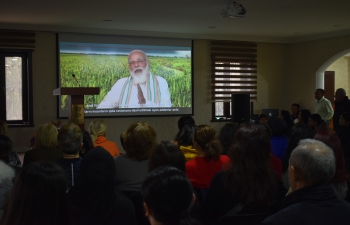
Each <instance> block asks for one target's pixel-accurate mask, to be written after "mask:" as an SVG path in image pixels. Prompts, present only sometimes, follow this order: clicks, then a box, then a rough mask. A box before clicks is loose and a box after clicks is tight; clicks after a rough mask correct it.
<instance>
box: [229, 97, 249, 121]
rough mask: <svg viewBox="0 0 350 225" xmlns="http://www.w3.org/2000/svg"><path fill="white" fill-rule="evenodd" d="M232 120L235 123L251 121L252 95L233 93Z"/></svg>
mask: <svg viewBox="0 0 350 225" xmlns="http://www.w3.org/2000/svg"><path fill="white" fill-rule="evenodd" d="M231 107H232V111H231V112H232V121H233V122H235V123H249V122H250V95H249V94H232V95H231Z"/></svg>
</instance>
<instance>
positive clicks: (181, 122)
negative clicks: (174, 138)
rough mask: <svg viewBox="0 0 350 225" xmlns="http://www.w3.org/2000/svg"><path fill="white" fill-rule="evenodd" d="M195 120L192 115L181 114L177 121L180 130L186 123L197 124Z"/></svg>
mask: <svg viewBox="0 0 350 225" xmlns="http://www.w3.org/2000/svg"><path fill="white" fill-rule="evenodd" d="M195 124H196V123H195V121H194V119H193V118H192V116H181V117H180V119H179V120H178V121H177V127H178V128H179V130H182V129H183V128H184V126H186V125H195Z"/></svg>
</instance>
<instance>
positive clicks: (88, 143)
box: [79, 130, 94, 157]
mask: <svg viewBox="0 0 350 225" xmlns="http://www.w3.org/2000/svg"><path fill="white" fill-rule="evenodd" d="M82 132H83V146H82V147H81V150H80V151H79V156H80V157H84V155H85V154H86V153H88V152H89V151H90V150H91V149H93V148H94V144H93V142H92V139H91V135H90V133H89V132H87V131H85V130H83V131H82Z"/></svg>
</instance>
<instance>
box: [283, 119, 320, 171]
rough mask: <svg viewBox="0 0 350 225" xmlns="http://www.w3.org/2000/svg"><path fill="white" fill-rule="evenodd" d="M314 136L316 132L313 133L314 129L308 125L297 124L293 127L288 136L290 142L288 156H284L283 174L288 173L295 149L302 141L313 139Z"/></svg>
mask: <svg viewBox="0 0 350 225" xmlns="http://www.w3.org/2000/svg"><path fill="white" fill-rule="evenodd" d="M313 134H314V132H313V131H312V129H311V128H310V127H309V126H308V125H306V124H297V125H295V126H293V127H292V129H291V130H290V132H289V135H288V139H289V142H288V147H287V151H286V155H285V156H284V160H283V169H282V170H283V172H285V171H287V169H288V166H289V158H290V154H291V153H292V151H293V150H294V149H295V147H297V146H298V144H299V142H300V140H303V139H307V138H312V137H313Z"/></svg>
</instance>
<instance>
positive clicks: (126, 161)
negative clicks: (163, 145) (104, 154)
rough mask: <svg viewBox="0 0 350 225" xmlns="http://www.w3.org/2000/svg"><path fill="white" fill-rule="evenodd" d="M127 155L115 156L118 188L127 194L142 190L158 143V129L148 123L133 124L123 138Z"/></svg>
mask: <svg viewBox="0 0 350 225" xmlns="http://www.w3.org/2000/svg"><path fill="white" fill-rule="evenodd" d="M123 141H124V148H125V155H120V156H117V157H115V158H114V162H115V168H116V178H117V189H118V190H119V191H122V192H123V193H124V194H125V195H126V196H130V195H131V194H132V193H134V192H135V191H138V190H141V185H142V182H143V181H144V179H145V177H146V176H147V172H148V162H149V160H148V159H149V157H150V154H151V152H153V150H154V148H155V146H156V145H157V134H156V131H155V130H154V129H153V127H152V126H150V125H149V124H147V123H144V122H137V123H134V124H131V125H130V126H129V127H128V129H127V130H126V134H125V136H124V138H123Z"/></svg>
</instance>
